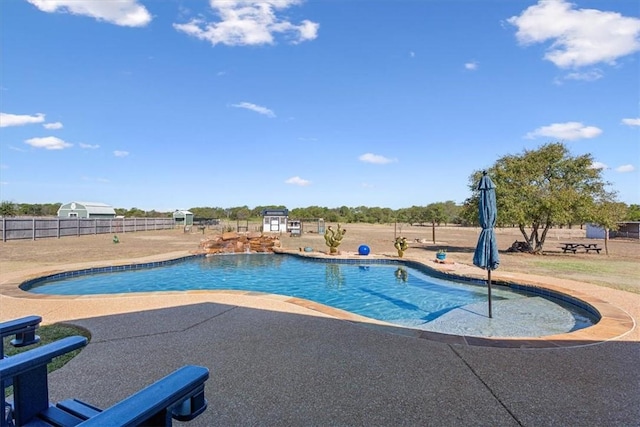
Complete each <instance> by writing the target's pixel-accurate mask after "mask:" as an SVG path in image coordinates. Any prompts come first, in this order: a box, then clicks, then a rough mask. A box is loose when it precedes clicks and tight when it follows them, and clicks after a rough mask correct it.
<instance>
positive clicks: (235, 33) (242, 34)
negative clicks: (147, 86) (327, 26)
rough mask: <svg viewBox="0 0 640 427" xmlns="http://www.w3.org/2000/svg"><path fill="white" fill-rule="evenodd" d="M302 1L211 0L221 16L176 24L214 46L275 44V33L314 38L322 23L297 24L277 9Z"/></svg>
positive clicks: (291, 37)
mask: <svg viewBox="0 0 640 427" xmlns="http://www.w3.org/2000/svg"><path fill="white" fill-rule="evenodd" d="M301 2H302V0H209V5H210V6H211V8H212V9H213V10H214V12H215V13H216V14H217V15H218V17H219V18H220V20H219V21H217V22H207V21H205V20H204V19H202V18H197V19H192V20H191V21H189V22H188V23H186V24H173V27H174V28H175V29H176V30H178V31H181V32H183V33H185V34H188V35H190V36H193V37H196V38H198V39H200V40H205V41H208V42H209V43H211V44H212V45H213V46H215V45H217V44H219V43H222V44H225V45H228V46H246V45H262V44H272V43H273V42H274V35H276V34H283V35H285V37H287V38H288V39H289V40H291V43H293V44H297V43H301V42H303V41H307V40H313V39H315V38H316V37H317V36H318V28H319V27H320V25H319V24H318V23H316V22H312V21H309V20H306V19H305V20H303V21H302V22H301V23H300V24H298V25H295V24H293V23H291V22H290V21H288V20H286V19H282V18H280V17H278V16H277V14H276V12H279V11H281V10H283V9H287V8H289V7H291V6H294V5H297V4H300V3H301Z"/></svg>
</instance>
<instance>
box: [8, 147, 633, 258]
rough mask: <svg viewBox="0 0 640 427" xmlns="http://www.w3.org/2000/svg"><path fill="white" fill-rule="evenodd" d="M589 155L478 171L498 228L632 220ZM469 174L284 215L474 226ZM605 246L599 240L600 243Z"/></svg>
mask: <svg viewBox="0 0 640 427" xmlns="http://www.w3.org/2000/svg"><path fill="white" fill-rule="evenodd" d="M593 164H594V160H593V158H592V156H591V155H590V154H585V155H581V156H571V155H570V153H569V150H568V149H567V147H566V146H565V145H564V144H562V143H550V144H546V145H543V146H541V147H540V148H538V149H535V150H525V151H524V152H523V153H521V154H519V155H506V156H503V157H501V158H499V159H498V160H497V161H496V162H495V163H494V164H493V165H492V166H491V167H489V168H487V169H486V172H487V173H488V174H489V176H490V177H491V178H492V180H493V182H494V183H495V185H496V200H497V205H498V206H497V207H498V221H497V222H498V226H513V227H518V228H519V229H520V231H521V233H522V236H523V238H524V239H525V241H526V242H527V244H528V245H529V249H530V251H531V252H540V251H542V246H543V244H544V241H545V238H546V235H547V232H548V231H549V229H550V228H552V227H564V226H568V227H571V226H572V225H583V224H586V223H593V224H596V225H600V226H602V227H603V228H605V229H616V228H617V225H618V223H620V222H622V221H640V205H638V204H631V205H627V204H625V203H622V202H619V201H618V200H617V199H616V197H617V194H616V192H615V191H611V190H609V186H610V184H609V183H608V182H605V181H604V180H603V178H602V170H601V169H597V168H594V167H593ZM482 173H483V171H482V170H476V171H474V172H472V173H471V175H470V176H469V191H470V194H471V195H470V197H469V198H467V199H466V200H465V201H464V203H463V204H461V205H460V204H456V203H455V202H453V201H445V202H437V203H431V204H428V205H425V206H411V207H408V208H401V209H390V208H384V207H368V206H358V207H349V206H340V207H334V208H329V207H322V206H309V207H305V208H294V209H291V210H290V211H289V217H290V218H292V219H300V220H315V219H319V218H322V219H324V220H325V221H327V222H341V223H370V224H389V223H394V222H401V223H406V224H411V225H422V226H424V225H431V226H435V225H442V224H445V225H446V224H460V225H477V223H478V197H479V192H478V190H477V188H476V186H477V183H478V182H479V180H480V176H481V175H482ZM60 205H61V203H45V204H28V203H13V202H10V201H1V202H0V215H1V216H5V217H9V216H56V215H57V212H58V208H59V207H60ZM268 209H269V210H273V209H286V207H285V206H282V205H269V206H256V207H254V208H249V207H248V206H236V207H231V208H221V207H192V208H190V209H189V211H191V212H192V213H193V214H194V217H195V218H196V219H200V220H208V219H226V220H234V221H235V220H259V219H260V218H261V216H262V213H263V211H264V210H268ZM115 211H116V214H117V215H122V216H124V217H156V218H158V217H171V215H172V213H173V212H158V211H154V210H152V211H145V210H142V209H138V208H135V207H134V208H131V209H123V208H116V209H115ZM605 245H606V242H605Z"/></svg>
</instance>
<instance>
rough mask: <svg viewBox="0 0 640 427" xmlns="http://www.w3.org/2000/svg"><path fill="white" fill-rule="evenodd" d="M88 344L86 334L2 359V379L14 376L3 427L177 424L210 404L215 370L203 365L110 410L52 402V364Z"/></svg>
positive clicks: (186, 368) (184, 369) (173, 375)
mask: <svg viewBox="0 0 640 427" xmlns="http://www.w3.org/2000/svg"><path fill="white" fill-rule="evenodd" d="M86 344H87V339H86V338H84V337H80V336H73V337H67V338H63V339H61V340H59V341H56V342H53V343H51V344H47V345H43V346H41V347H36V348H34V349H31V350H29V351H26V352H23V353H20V354H17V355H15V356H11V357H8V358H5V359H2V360H0V378H3V380H4V379H13V411H12V417H11V418H9V419H5V417H1V418H2V419H1V420H0V421H1V422H2V427H5V426H9V425H11V424H10V423H11V422H12V423H13V424H14V425H15V426H61V427H65V426H76V425H80V426H140V425H154V426H156V425H157V426H171V425H172V419H176V420H179V421H190V420H192V419H194V418H195V417H197V416H198V415H200V414H201V413H202V412H204V410H205V409H206V408H207V401H206V399H205V397H204V383H205V381H206V380H207V379H208V378H209V370H208V369H207V368H204V367H200V366H184V367H182V368H180V369H178V370H176V371H175V372H173V373H171V374H169V375H167V376H166V377H164V378H163V379H161V380H159V381H157V382H155V383H154V384H152V385H150V386H148V387H146V388H144V389H143V390H141V391H139V392H137V393H135V394H134V395H132V396H130V397H128V398H126V399H124V400H122V401H121V402H119V403H117V404H115V405H114V406H112V407H110V408H107V409H106V410H104V411H102V410H100V409H99V408H97V407H95V406H92V405H89V404H87V403H84V402H81V401H80V400H77V399H68V400H64V401H62V402H59V403H57V404H51V403H50V402H49V388H48V382H47V364H48V363H49V362H51V360H52V359H53V358H54V357H57V356H60V355H62V354H65V353H68V352H70V351H73V350H76V349H79V348H82V347H84V346H85V345H86ZM2 392H3V395H4V387H3V390H2Z"/></svg>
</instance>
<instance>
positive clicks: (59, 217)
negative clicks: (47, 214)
mask: <svg viewBox="0 0 640 427" xmlns="http://www.w3.org/2000/svg"><path fill="white" fill-rule="evenodd" d="M57 231H58V239H59V238H60V217H58V230H57Z"/></svg>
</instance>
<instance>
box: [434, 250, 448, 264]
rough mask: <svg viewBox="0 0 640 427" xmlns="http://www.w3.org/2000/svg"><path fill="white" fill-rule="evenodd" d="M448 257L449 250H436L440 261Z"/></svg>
mask: <svg viewBox="0 0 640 427" xmlns="http://www.w3.org/2000/svg"><path fill="white" fill-rule="evenodd" d="M446 257H447V250H446V249H438V252H436V258H437V259H439V260H440V261H444V259H445V258H446Z"/></svg>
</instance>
